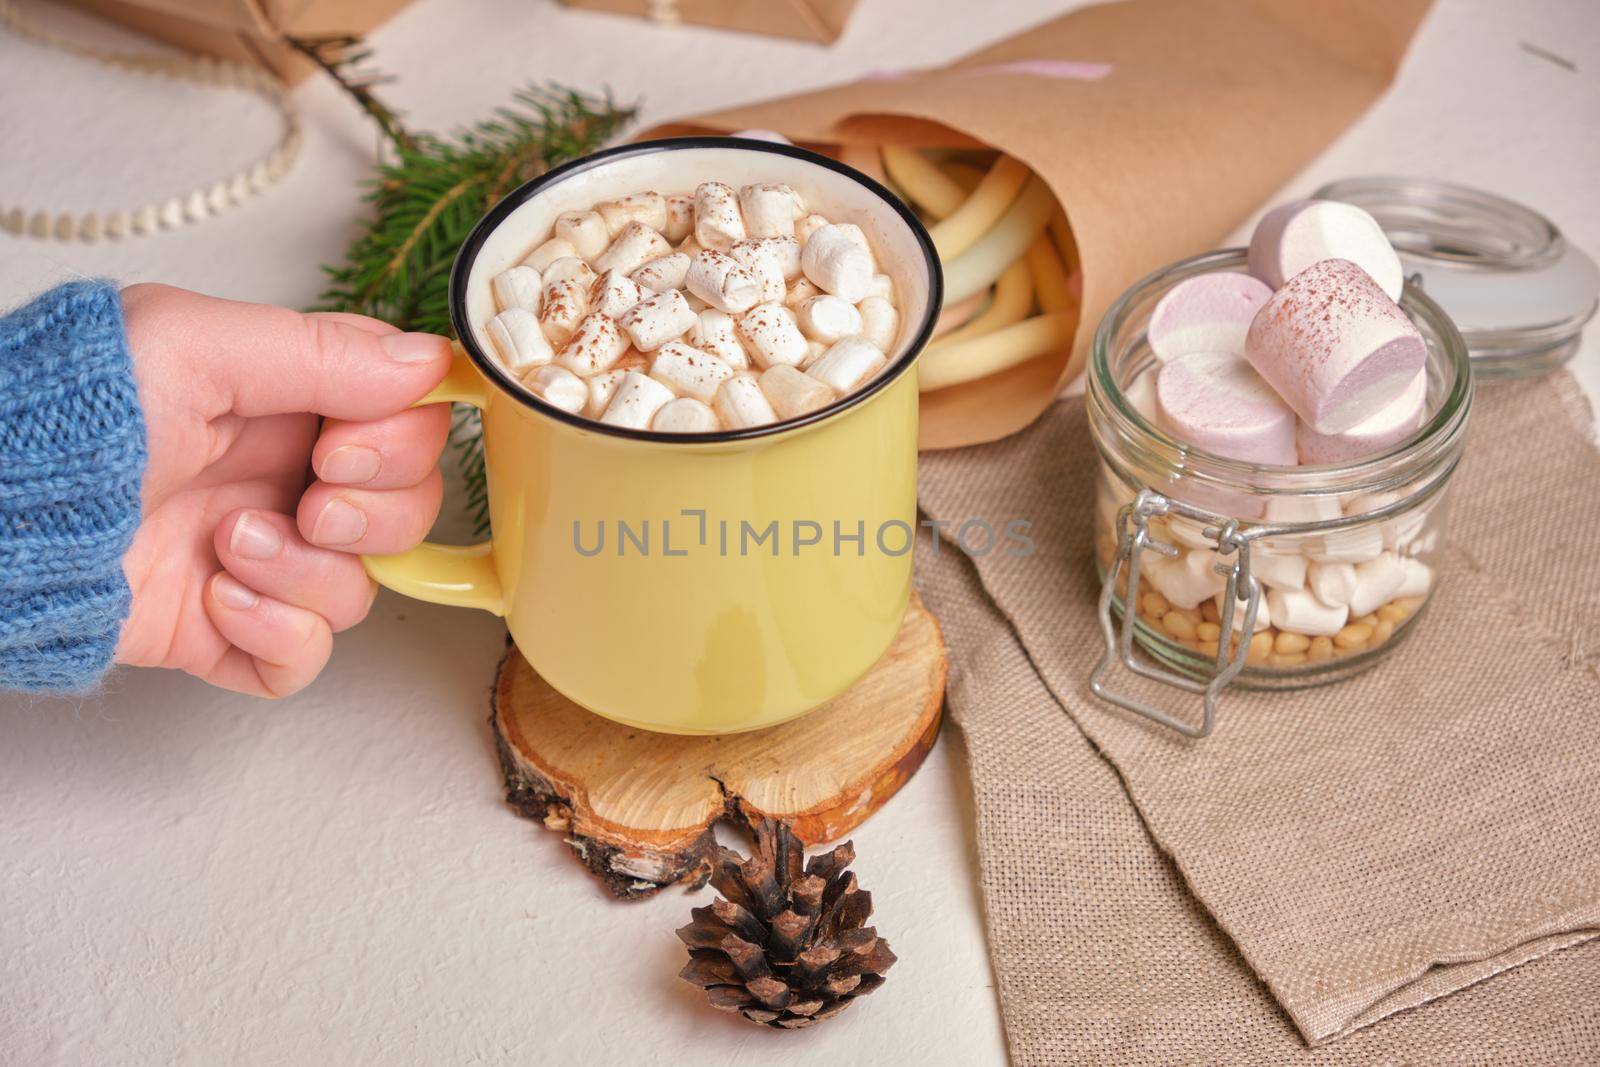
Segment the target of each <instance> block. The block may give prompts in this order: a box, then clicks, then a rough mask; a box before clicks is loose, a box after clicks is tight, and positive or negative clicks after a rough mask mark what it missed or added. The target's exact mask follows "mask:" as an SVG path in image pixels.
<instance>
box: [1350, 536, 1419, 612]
mask: <svg viewBox="0 0 1600 1067" xmlns="http://www.w3.org/2000/svg"><path fill="white" fill-rule="evenodd" d="M1354 571H1355V579H1356V581H1355V588H1354V589H1353V590H1352V591H1351V593H1350V614H1351V615H1354V616H1356V617H1357V618H1359V617H1360V616H1362V615H1370V614H1371V613H1372V612H1374V611H1377V610H1378V608H1379V607H1380V606H1381V605H1383V604H1386V603H1388V602H1389V601H1390V600H1391V599H1393V598H1394V597H1395V596H1396V595H1397V593H1398V591H1399V589H1400V587H1401V586H1403V585H1405V584H1406V568H1405V566H1404V565H1403V564H1402V563H1401V562H1400V560H1399V559H1398V558H1397V557H1396V556H1395V555H1394V553H1392V552H1385V553H1384V554H1383V555H1381V556H1379V557H1378V558H1377V559H1374V560H1368V561H1367V562H1366V563H1361V564H1357V565H1356V567H1355V568H1354Z"/></svg>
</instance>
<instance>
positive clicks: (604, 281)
mask: <svg viewBox="0 0 1600 1067" xmlns="http://www.w3.org/2000/svg"><path fill="white" fill-rule="evenodd" d="M642 299H644V294H643V293H642V292H640V291H639V286H638V285H637V284H635V283H634V281H633V279H632V278H629V277H627V276H626V275H624V274H623V273H622V272H621V271H615V270H608V271H606V272H605V274H603V275H601V277H600V280H599V281H597V282H595V283H594V287H593V288H592V289H591V290H590V291H589V306H590V307H592V308H593V309H594V310H595V311H598V312H600V314H602V315H604V316H606V317H607V318H612V319H620V318H622V316H623V315H625V314H627V312H628V309H629V308H631V307H633V305H635V304H637V303H638V302H639V301H640V300H642Z"/></svg>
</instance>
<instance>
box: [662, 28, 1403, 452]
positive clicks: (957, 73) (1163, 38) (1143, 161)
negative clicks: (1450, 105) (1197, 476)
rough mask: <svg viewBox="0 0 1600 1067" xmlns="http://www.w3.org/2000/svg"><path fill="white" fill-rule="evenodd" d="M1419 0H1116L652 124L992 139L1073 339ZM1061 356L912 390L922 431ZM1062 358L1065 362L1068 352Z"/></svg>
mask: <svg viewBox="0 0 1600 1067" xmlns="http://www.w3.org/2000/svg"><path fill="white" fill-rule="evenodd" d="M1428 5H1429V0H1341V2H1339V3H1337V4H1334V3H1315V4H1312V3H1282V2H1280V0H1129V2H1127V3H1119V4H1108V5H1103V6H1095V7H1088V8H1083V9H1081V10H1078V11H1074V12H1072V13H1071V14H1068V15H1064V16H1062V17H1061V18H1058V19H1055V20H1053V21H1051V22H1047V23H1045V24H1043V25H1041V26H1038V27H1035V28H1033V29H1029V30H1025V31H1024V32H1022V33H1020V34H1017V35H1016V36H1014V37H1011V38H1009V39H1007V40H1004V41H1001V42H1000V43H998V44H994V45H991V46H989V47H987V48H984V49H982V50H980V51H978V52H976V53H974V54H972V55H970V56H967V57H965V58H963V59H960V60H958V61H956V62H955V63H952V64H950V65H949V66H948V67H943V68H940V69H934V70H910V71H899V72H887V73H879V74H875V75H871V76H869V77H867V78H866V79H864V80H862V81H859V82H856V83H854V84H850V85H843V86H837V87H834V88H830V89H823V90H820V91H817V92H812V93H807V94H804V95H802V96H796V97H790V98H788V99H782V100H772V101H767V102H764V103H759V104H753V105H749V106H745V107H739V108H734V109H732V110H728V111H722V112H718V113H716V114H713V115H707V116H703V117H699V118H694V119H689V120H685V121H681V122H676V123H669V124H666V125H663V126H658V127H656V128H655V129H653V130H650V131H647V133H646V134H645V136H667V135H673V134H683V133H694V132H700V133H704V132H707V131H713V132H731V131H734V130H739V129H745V128H751V127H755V128H764V129H773V130H777V131H779V132H781V133H783V134H785V135H787V136H788V137H790V138H791V139H792V140H795V141H797V142H813V143H824V144H844V145H850V144H856V145H860V144H881V143H892V144H900V145H908V146H916V147H974V146H992V147H994V148H998V149H1000V150H1002V151H1004V152H1007V153H1009V154H1011V155H1013V156H1016V157H1017V158H1018V159H1020V160H1022V161H1023V162H1025V163H1027V164H1028V165H1029V166H1030V167H1032V168H1033V169H1034V170H1035V171H1037V172H1038V173H1039V174H1040V175H1042V176H1043V177H1044V179H1045V180H1046V181H1047V182H1048V183H1049V185H1050V187H1051V189H1052V190H1053V191H1054V192H1055V194H1056V196H1057V197H1058V198H1059V199H1060V201H1061V203H1062V204H1063V206H1064V207H1065V209H1066V213H1067V217H1068V220H1069V222H1070V224H1071V228H1072V231H1073V236H1074V238H1075V240H1076V243H1077V248H1078V255H1079V256H1080V258H1081V263H1082V269H1083V304H1082V314H1081V318H1080V321H1079V324H1078V329H1077V334H1076V339H1075V341H1074V346H1073V352H1076V353H1077V354H1078V355H1079V356H1080V357H1081V356H1082V355H1083V354H1084V353H1085V352H1086V350H1087V349H1088V346H1089V344H1090V340H1091V338H1092V335H1093V332H1094V329H1095V327H1096V325H1097V324H1098V323H1099V321H1100V317H1101V315H1102V314H1103V313H1104V312H1105V310H1106V308H1107V307H1108V306H1109V305H1110V304H1111V302H1112V301H1113V300H1115V299H1116V297H1117V296H1118V295H1119V294H1120V293H1121V292H1122V291H1123V290H1124V289H1125V288H1127V287H1128V286H1129V285H1130V284H1131V283H1133V282H1134V281H1136V280H1138V279H1139V278H1140V277H1142V276H1143V275H1145V274H1146V273H1148V272H1150V271H1152V270H1154V269H1156V268H1158V267H1161V266H1163V265H1165V264H1167V263H1170V262H1172V261H1173V260H1175V259H1178V258H1180V257H1182V256H1187V255H1191V254H1193V253H1197V252H1202V251H1205V250H1207V249H1210V248H1213V247H1215V246H1216V244H1217V242H1218V241H1220V240H1221V239H1222V238H1223V236H1224V235H1226V234H1227V233H1228V231H1229V230H1231V229H1232V228H1233V227H1235V226H1236V225H1238V223H1239V222H1240V221H1241V220H1243V219H1244V218H1246V217H1247V216H1248V215H1249V214H1250V213H1251V212H1252V211H1253V210H1254V209H1255V208H1257V207H1258V206H1259V205H1261V204H1262V203H1263V202H1264V201H1265V200H1266V199H1267V198H1268V197H1270V196H1271V195H1272V194H1273V193H1274V192H1276V191H1277V190H1278V189H1279V188H1280V187H1282V186H1283V185H1284V183H1286V182H1287V181H1288V180H1289V179H1290V178H1291V177H1293V176H1294V174H1295V173H1296V172H1297V171H1299V170H1300V169H1301V168H1302V167H1304V166H1305V165H1306V163H1307V162H1308V161H1309V160H1310V159H1312V158H1313V157H1314V156H1315V155H1316V154H1317V153H1318V152H1320V151H1321V150H1322V149H1323V148H1324V147H1325V146H1326V145H1327V144H1328V143H1329V142H1330V141H1332V140H1333V139H1334V137H1336V136H1338V134H1339V133H1340V131H1342V130H1343V129H1345V127H1347V126H1349V125H1350V123H1351V122H1353V121H1354V120H1355V119H1356V118H1357V117H1358V116H1359V115H1360V114H1361V113H1362V112H1363V111H1364V110H1366V108H1367V107H1368V106H1369V105H1371V104H1372V102H1373V101H1374V100H1376V99H1377V98H1378V96H1379V95H1380V94H1381V93H1382V92H1383V90H1384V88H1385V87H1386V86H1387V85H1388V84H1389V82H1390V81H1391V80H1392V79H1393V77H1394V73H1395V70H1396V68H1397V67H1398V66H1399V63H1400V59H1401V57H1402V55H1403V54H1404V52H1405V49H1406V46H1407V44H1408V43H1409V41H1410V39H1411V35H1412V33H1413V32H1414V31H1415V30H1416V27H1417V24H1418V23H1419V22H1420V21H1421V19H1422V16H1423V15H1424V13H1425V12H1426V11H1427V9H1428ZM1071 354H1072V353H1069V352H1065V351H1063V352H1061V353H1058V354H1056V355H1055V356H1047V357H1043V358H1040V359H1037V360H1033V361H1030V362H1029V363H1025V364H1022V365H1020V366H1017V367H1014V368H1012V369H1010V370H1008V371H1005V372H1003V373H1000V374H997V375H994V376H992V377H989V378H985V379H981V380H979V381H976V382H972V383H968V384H965V385H961V386H953V387H951V388H948V389H943V390H939V391H937V392H933V393H927V394H924V396H923V408H922V424H923V430H922V444H923V447H925V448H950V447H956V446H960V445H969V444H975V443H978V442H982V441H991V440H995V439H997V438H1000V437H1004V436H1006V435H1008V434H1011V433H1014V432H1016V431H1017V430H1019V429H1021V428H1022V427H1024V426H1026V425H1027V424H1028V423H1030V422H1032V421H1033V420H1034V419H1035V418H1036V417H1037V416H1038V415H1039V414H1040V413H1041V412H1043V411H1044V409H1045V407H1046V406H1047V405H1048V404H1049V403H1050V401H1051V399H1052V398H1053V397H1054V396H1055V395H1056V393H1057V392H1058V391H1059V390H1060V388H1061V386H1062V385H1063V384H1064V382H1063V377H1064V372H1065V370H1066V368H1067V366H1068V358H1069V355H1071ZM1080 365H1081V361H1080Z"/></svg>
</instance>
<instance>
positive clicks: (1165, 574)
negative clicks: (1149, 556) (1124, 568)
mask: <svg viewBox="0 0 1600 1067" xmlns="http://www.w3.org/2000/svg"><path fill="white" fill-rule="evenodd" d="M1158 558H1159V559H1160V562H1159V563H1158V564H1157V565H1156V566H1155V567H1153V568H1152V567H1150V566H1148V565H1147V563H1148V562H1149V561H1148V560H1147V561H1144V562H1142V563H1141V565H1140V568H1139V573H1140V576H1141V578H1142V579H1148V580H1149V582H1150V584H1151V585H1153V586H1155V587H1156V591H1157V592H1158V593H1160V594H1161V595H1162V596H1164V597H1166V598H1167V600H1168V601H1169V602H1171V603H1172V604H1173V605H1174V606H1176V607H1180V608H1197V607H1199V606H1200V602H1201V601H1202V600H1210V599H1211V598H1212V597H1214V596H1216V595H1217V594H1218V593H1220V592H1222V591H1223V590H1224V589H1225V588H1227V585H1228V579H1227V578H1225V577H1223V576H1222V575H1220V574H1218V573H1217V572H1216V570H1215V567H1216V563H1217V554H1216V553H1215V552H1210V551H1207V550H1206V549H1203V548H1196V549H1192V550H1190V551H1188V552H1185V553H1184V554H1183V557H1182V558H1181V559H1167V558H1165V557H1158Z"/></svg>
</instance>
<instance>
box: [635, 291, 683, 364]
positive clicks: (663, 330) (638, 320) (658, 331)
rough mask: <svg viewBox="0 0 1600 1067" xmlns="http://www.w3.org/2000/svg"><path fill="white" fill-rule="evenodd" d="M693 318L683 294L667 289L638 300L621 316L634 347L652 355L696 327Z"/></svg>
mask: <svg viewBox="0 0 1600 1067" xmlns="http://www.w3.org/2000/svg"><path fill="white" fill-rule="evenodd" d="M695 320H696V315H695V313H694V309H693V308H691V307H690V306H689V302H688V301H687V300H685V299H684V298H683V294H682V293H680V292H678V290H676V289H668V290H667V291H666V292H664V293H657V294H655V295H654V296H651V297H647V298H645V299H644V300H641V301H639V302H638V303H637V304H635V305H633V307H631V308H629V309H628V313H627V314H626V315H624V316H622V320H621V322H622V326H623V328H624V329H626V330H627V331H628V336H629V337H631V338H633V347H635V348H637V349H638V350H639V351H641V352H654V351H655V350H656V349H658V348H660V347H661V346H662V345H663V344H665V343H666V342H668V341H671V340H675V339H676V338H679V337H682V336H683V335H684V334H685V333H688V332H689V328H690V327H691V326H693V325H694V324H695Z"/></svg>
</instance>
